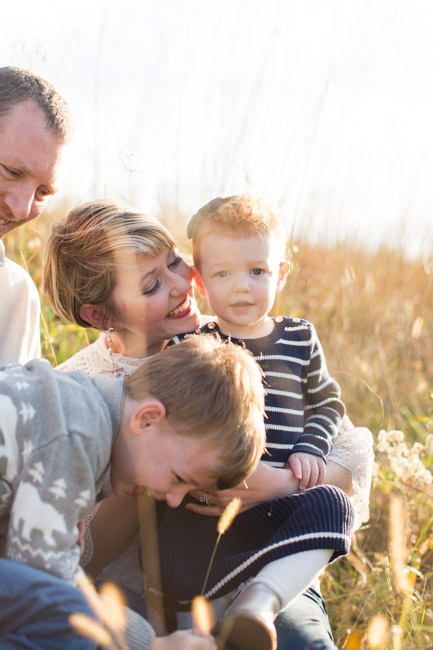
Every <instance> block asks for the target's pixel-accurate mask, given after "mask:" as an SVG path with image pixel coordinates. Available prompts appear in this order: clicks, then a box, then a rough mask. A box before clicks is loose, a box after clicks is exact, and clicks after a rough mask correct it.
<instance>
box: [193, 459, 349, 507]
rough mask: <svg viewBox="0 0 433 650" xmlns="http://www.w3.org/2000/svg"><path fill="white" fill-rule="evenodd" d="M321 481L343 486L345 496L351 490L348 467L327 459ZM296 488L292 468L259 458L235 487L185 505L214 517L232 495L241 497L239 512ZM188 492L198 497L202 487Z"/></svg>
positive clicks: (286, 493) (297, 485)
mask: <svg viewBox="0 0 433 650" xmlns="http://www.w3.org/2000/svg"><path fill="white" fill-rule="evenodd" d="M324 483H327V484H330V485H336V486H337V487H339V488H341V489H342V490H344V492H346V494H347V495H348V496H350V495H351V494H353V489H352V474H351V473H350V471H349V470H348V469H346V468H345V467H342V466H341V465H339V464H338V463H334V462H333V461H332V460H330V461H328V464H327V466H326V475H325V480H324ZM298 491H299V481H298V479H295V478H294V476H293V472H292V470H291V469H290V468H289V467H288V465H287V467H285V468H283V469H279V468H276V467H272V466H271V465H269V464H268V463H265V462H263V461H260V463H259V464H258V466H257V469H256V470H255V471H254V472H253V473H252V474H251V476H250V477H249V478H248V479H247V480H246V481H244V482H243V483H241V484H240V485H238V486H237V487H235V488H233V489H231V490H221V491H216V492H209V494H208V501H209V503H210V504H212V505H210V506H206V505H201V504H199V503H197V504H196V503H189V504H188V505H187V506H186V507H187V508H188V509H189V510H192V511H193V512H197V513H200V514H202V515H208V516H213V517H216V516H219V515H220V514H221V513H222V511H223V510H224V508H225V507H226V505H227V504H228V503H229V502H230V501H231V500H232V499H233V498H234V497H240V498H241V499H242V507H241V512H243V511H245V510H248V509H249V508H253V507H254V506H256V505H258V504H259V503H263V502H264V501H272V500H273V499H277V498H278V497H285V496H290V495H291V494H295V493H296V492H298ZM190 494H191V496H193V497H194V498H195V499H197V500H200V497H201V496H203V490H194V491H193V492H191V493H190Z"/></svg>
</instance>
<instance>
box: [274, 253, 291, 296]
mask: <svg viewBox="0 0 433 650" xmlns="http://www.w3.org/2000/svg"><path fill="white" fill-rule="evenodd" d="M291 270H292V264H291V262H290V261H289V260H284V262H280V268H279V269H278V282H277V291H281V289H282V288H283V287H284V285H285V282H286V278H287V276H288V275H289V273H290V271H291Z"/></svg>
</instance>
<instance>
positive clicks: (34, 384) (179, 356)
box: [0, 337, 264, 647]
mask: <svg viewBox="0 0 433 650" xmlns="http://www.w3.org/2000/svg"><path fill="white" fill-rule="evenodd" d="M263 402H264V397H263V389H262V384H261V377H260V373H259V371H258V369H257V368H256V365H255V363H254V361H253V359H252V357H251V356H249V355H248V354H247V353H246V352H244V351H243V350H239V348H237V347H236V346H234V345H232V344H228V345H227V344H225V343H222V342H221V341H217V340H213V339H211V338H210V337H200V338H196V339H194V340H190V341H185V342H184V343H182V344H181V345H179V346H175V347H174V348H170V349H169V350H166V351H164V352H162V353H160V354H159V355H155V356H154V357H152V358H150V359H149V360H148V361H147V362H146V363H145V364H144V365H143V366H142V367H141V368H139V369H138V370H137V371H136V372H135V373H133V374H132V375H131V376H130V377H128V378H127V379H126V380H125V381H124V380H122V379H113V378H107V377H104V376H97V377H95V378H93V379H90V378H89V377H88V376H87V375H84V374H82V373H79V372H75V373H70V374H66V373H65V374H62V373H58V372H56V371H55V370H53V369H52V368H51V366H50V365H49V363H48V362H47V361H43V360H36V361H31V362H29V363H28V364H27V365H26V366H18V365H11V366H8V367H4V368H3V369H2V370H0V431H1V434H0V436H1V437H0V539H1V533H3V535H4V536H5V537H7V543H6V555H7V557H8V558H9V559H10V560H14V561H17V562H21V563H26V564H29V565H32V566H33V567H36V568H38V569H42V570H44V571H47V572H49V573H51V574H54V575H56V576H58V577H60V578H63V579H64V580H66V581H68V582H70V583H73V582H74V575H75V574H76V571H77V570H78V561H79V548H78V546H77V539H78V527H77V524H78V521H79V520H81V519H82V518H83V517H84V516H85V515H86V514H87V513H88V512H89V511H90V509H91V507H92V505H93V502H94V499H95V495H96V494H97V493H98V491H99V488H100V486H101V483H102V481H103V479H104V476H105V475H106V473H107V472H108V470H109V466H110V463H111V481H112V484H113V487H114V490H115V491H116V492H117V493H118V494H119V495H125V496H136V495H137V493H138V492H139V491H140V490H141V489H143V488H147V490H148V491H150V492H151V493H152V494H153V496H154V497H155V498H156V499H166V500H167V502H168V504H169V505H170V506H172V507H175V506H177V505H178V504H179V503H180V502H181V501H182V499H183V497H184V496H185V495H186V493H187V492H188V491H189V490H191V489H194V488H197V487H201V488H203V489H208V490H211V489H218V488H219V489H221V488H228V487H230V486H234V485H236V484H237V483H239V481H242V480H243V479H244V478H245V477H246V476H247V475H248V474H249V473H250V472H251V471H252V470H253V469H254V467H255V466H256V465H257V462H258V460H259V458H260V455H261V453H262V450H263V444H264V426H263ZM1 526H2V528H1ZM4 598H5V599H6V595H5V594H2V593H1V592H0V611H1V609H2V600H3V599H4ZM0 623H2V621H1V618H0ZM0 629H3V623H2V624H1V625H0ZM146 642H147V643H148V642H149V638H147V641H146ZM2 647H3V646H2ZM11 647H12V646H11ZM35 647H38V646H35ZM41 647H45V646H41ZM143 647H150V646H149V645H146V646H143Z"/></svg>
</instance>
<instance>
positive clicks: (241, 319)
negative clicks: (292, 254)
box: [199, 229, 286, 338]
mask: <svg viewBox="0 0 433 650" xmlns="http://www.w3.org/2000/svg"><path fill="white" fill-rule="evenodd" d="M199 275H200V277H201V280H202V283H203V288H204V292H205V294H206V297H207V300H208V302H209V305H210V307H211V308H212V310H213V311H214V312H215V314H216V316H217V320H218V323H219V325H220V327H221V329H222V331H223V332H224V333H226V334H231V335H232V336H237V337H239V338H258V337H260V336H265V335H266V334H268V333H269V331H270V330H269V321H270V319H269V317H268V313H269V311H270V309H271V307H272V305H273V303H274V300H275V294H276V293H277V291H279V290H280V289H281V288H282V286H283V284H284V279H285V276H286V263H285V262H281V261H280V245H279V242H277V241H276V238H275V237H272V236H270V237H269V236H264V237H260V236H259V235H248V234H247V236H245V237H235V236H234V235H233V234H232V233H229V232H227V231H224V230H222V229H221V230H220V229H212V231H211V232H209V233H206V234H205V235H204V236H203V238H202V239H201V240H200V274H199Z"/></svg>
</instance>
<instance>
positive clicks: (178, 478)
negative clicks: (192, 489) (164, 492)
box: [174, 472, 186, 484]
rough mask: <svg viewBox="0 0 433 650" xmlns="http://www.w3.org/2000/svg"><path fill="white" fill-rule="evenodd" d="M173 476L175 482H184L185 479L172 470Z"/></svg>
mask: <svg viewBox="0 0 433 650" xmlns="http://www.w3.org/2000/svg"><path fill="white" fill-rule="evenodd" d="M174 478H175V479H176V483H184V484H185V483H186V481H185V480H184V479H183V478H182V477H181V476H179V474H176V472H174Z"/></svg>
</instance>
